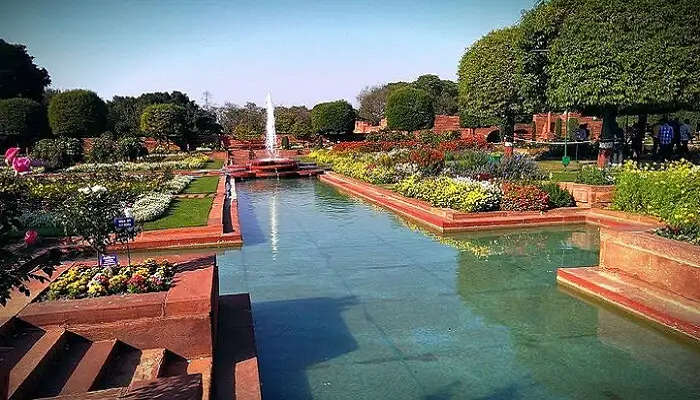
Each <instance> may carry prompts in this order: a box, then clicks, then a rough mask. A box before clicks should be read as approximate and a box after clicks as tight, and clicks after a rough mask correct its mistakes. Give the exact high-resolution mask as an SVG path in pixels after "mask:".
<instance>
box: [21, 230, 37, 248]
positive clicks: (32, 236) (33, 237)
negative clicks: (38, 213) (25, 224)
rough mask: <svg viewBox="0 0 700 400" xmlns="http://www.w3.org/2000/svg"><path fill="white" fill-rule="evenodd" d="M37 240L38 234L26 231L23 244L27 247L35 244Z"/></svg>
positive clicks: (33, 231)
mask: <svg viewBox="0 0 700 400" xmlns="http://www.w3.org/2000/svg"><path fill="white" fill-rule="evenodd" d="M37 239H39V233H38V232H37V231H35V230H28V231H27V232H26V233H25V234H24V243H26V244H27V246H31V245H33V244H34V243H36V241H37Z"/></svg>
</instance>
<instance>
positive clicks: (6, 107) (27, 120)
mask: <svg viewBox="0 0 700 400" xmlns="http://www.w3.org/2000/svg"><path fill="white" fill-rule="evenodd" d="M47 130H48V123H47V121H46V109H45V108H44V107H43V106H42V105H41V104H39V103H37V102H36V101H34V100H30V99H24V98H14V99H5V100H0V136H5V137H6V138H7V139H8V140H9V142H10V144H13V145H28V144H30V143H31V142H32V140H33V139H34V138H36V137H39V136H41V135H43V134H44V133H45V132H46V131H47Z"/></svg>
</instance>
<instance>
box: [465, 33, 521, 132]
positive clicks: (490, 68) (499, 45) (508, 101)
mask: <svg viewBox="0 0 700 400" xmlns="http://www.w3.org/2000/svg"><path fill="white" fill-rule="evenodd" d="M521 38H522V32H521V31H520V29H519V28H517V27H509V28H504V29H498V30H495V31H492V32H489V33H488V34H487V35H485V36H484V37H482V38H481V39H479V40H478V41H476V42H475V43H474V44H473V45H471V46H470V47H469V48H468V49H467V51H466V52H465V53H464V55H463V56H462V60H461V61H460V64H459V71H458V76H459V80H458V83H459V103H460V108H461V110H460V111H461V114H462V115H463V116H464V120H465V122H467V121H469V122H471V123H474V124H476V125H480V124H483V123H484V122H490V123H493V122H498V124H500V125H501V126H502V129H501V134H502V135H503V137H505V138H506V139H507V140H511V138H512V136H513V128H514V125H515V122H516V121H517V120H518V119H520V118H521V117H522V116H523V115H527V114H530V113H531V112H532V105H531V103H529V102H528V100H527V99H526V97H525V96H524V93H526V90H524V87H526V86H528V82H527V81H526V80H525V75H524V69H523V64H524V51H523V50H522V49H521V48H520V46H519V42H520V40H521Z"/></svg>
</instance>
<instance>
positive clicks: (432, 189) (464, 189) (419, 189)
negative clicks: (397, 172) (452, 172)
mask: <svg viewBox="0 0 700 400" xmlns="http://www.w3.org/2000/svg"><path fill="white" fill-rule="evenodd" d="M395 190H396V191H397V192H399V193H401V194H402V195H404V196H407V197H414V198H417V199H421V200H425V201H427V202H429V203H430V204H431V205H433V206H434V207H445V208H451V209H454V210H459V211H464V212H476V211H491V210H497V209H498V206H499V202H500V198H501V191H500V189H499V188H498V187H497V186H496V185H493V184H491V183H489V182H476V181H471V180H468V179H461V180H460V179H452V178H448V177H444V176H443V177H439V178H427V179H420V178H419V177H417V176H411V177H409V178H406V179H404V180H402V181H401V182H399V183H397V184H396V186H395Z"/></svg>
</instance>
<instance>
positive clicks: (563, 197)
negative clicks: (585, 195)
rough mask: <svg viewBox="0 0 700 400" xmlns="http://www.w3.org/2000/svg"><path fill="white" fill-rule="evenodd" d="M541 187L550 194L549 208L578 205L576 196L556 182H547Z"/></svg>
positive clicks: (540, 186)
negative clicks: (575, 199)
mask: <svg viewBox="0 0 700 400" xmlns="http://www.w3.org/2000/svg"><path fill="white" fill-rule="evenodd" d="M539 188H540V189H542V190H544V191H545V192H547V194H548V195H549V208H560V207H572V206H575V205H576V202H575V201H574V196H572V195H571V193H569V191H567V190H564V189H562V188H560V187H559V185H557V184H556V183H554V182H545V183H542V184H540V185H539Z"/></svg>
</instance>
